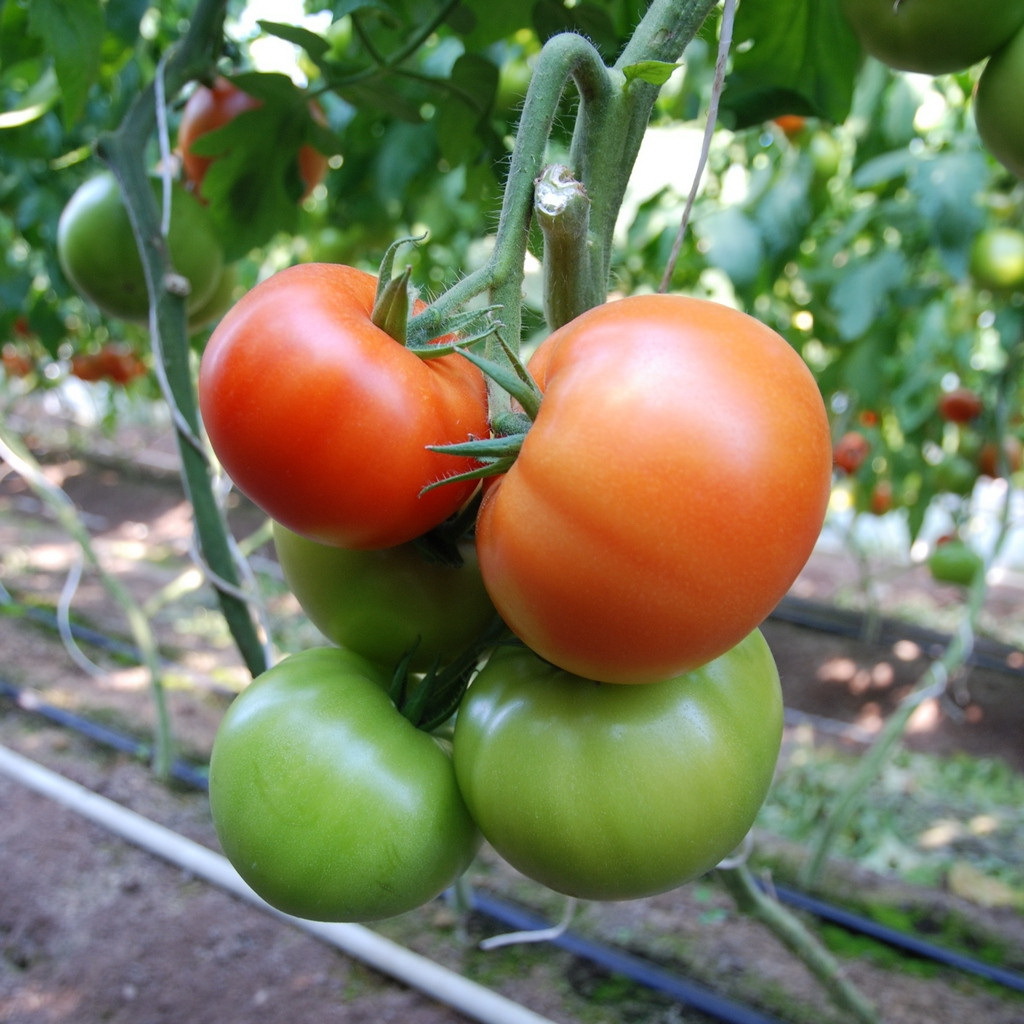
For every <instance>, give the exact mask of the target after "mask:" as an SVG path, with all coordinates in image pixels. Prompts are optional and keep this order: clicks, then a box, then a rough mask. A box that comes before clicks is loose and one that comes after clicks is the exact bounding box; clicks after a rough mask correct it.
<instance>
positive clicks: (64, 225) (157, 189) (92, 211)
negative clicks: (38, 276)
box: [57, 171, 224, 322]
mask: <svg viewBox="0 0 1024 1024" xmlns="http://www.w3.org/2000/svg"><path fill="white" fill-rule="evenodd" d="M153 193H154V196H155V197H156V199H157V202H158V203H159V202H160V201H161V199H162V188H161V185H160V183H159V182H158V181H156V180H155V179H154V181H153ZM168 248H169V252H170V257H171V263H172V264H173V266H174V269H175V270H176V271H177V272H178V273H179V274H181V275H183V276H184V277H185V278H186V279H187V280H188V283H189V289H190V290H189V295H188V300H187V306H188V310H189V312H190V313H191V312H192V311H193V310H196V309H199V308H200V307H201V306H202V305H203V304H204V303H205V302H206V301H207V300H208V299H209V297H210V295H211V294H212V292H213V291H214V289H215V288H216V287H217V283H218V282H219V280H220V277H221V272H222V268H223V265H224V252H223V249H222V247H221V244H220V241H219V240H218V238H217V234H216V231H215V229H214V226H213V222H212V221H211V220H210V216H209V214H208V213H207V211H206V210H205V209H204V208H203V207H202V206H201V205H200V204H199V202H198V201H197V200H196V199H195V197H193V196H192V195H191V194H190V193H189V192H188V191H186V189H185V188H184V187H183V186H181V185H178V184H175V185H174V186H173V188H172V189H171V216H170V228H169V235H168ZM57 256H58V258H59V260H60V265H61V269H62V270H63V271H64V274H65V276H66V277H67V279H68V281H70V283H71V284H72V286H73V287H74V288H75V290H76V291H77V292H78V293H79V294H80V295H81V296H82V297H83V298H85V299H88V300H89V301H90V302H92V303H93V304H95V305H96V306H98V307H99V308H100V309H101V310H103V311H104V312H105V313H108V314H110V315H111V316H116V317H119V318H121V319H123V320H132V321H139V322H142V321H145V320H146V318H147V317H148V315H149V293H148V291H147V289H146V275H145V271H144V270H143V267H142V259H141V257H140V256H139V250H138V247H137V246H136V244H135V235H134V234H133V232H132V225H131V221H130V220H129V219H128V211H127V209H126V208H125V205H124V200H123V199H122V197H121V190H120V188H119V186H118V184H117V180H116V179H115V178H114V176H113V175H112V174H110V173H109V172H106V171H103V172H101V173H100V174H97V175H94V176H93V177H92V178H89V179H88V180H87V181H86V182H84V183H83V184H82V185H80V186H79V188H78V189H77V190H76V191H75V193H74V194H73V195H72V196H71V198H70V199H69V200H68V203H67V206H65V207H64V210H63V212H62V213H61V215H60V220H59V221H58V223H57Z"/></svg>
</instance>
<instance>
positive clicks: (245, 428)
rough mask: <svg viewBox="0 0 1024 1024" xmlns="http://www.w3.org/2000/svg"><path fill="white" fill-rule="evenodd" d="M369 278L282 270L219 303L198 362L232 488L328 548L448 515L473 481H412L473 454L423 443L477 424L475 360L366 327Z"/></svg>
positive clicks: (392, 534) (380, 541)
mask: <svg viewBox="0 0 1024 1024" xmlns="http://www.w3.org/2000/svg"><path fill="white" fill-rule="evenodd" d="M376 285H377V279H376V277H374V276H373V275H371V274H367V273H365V272H363V271H361V270H356V269H354V268H352V267H346V266H343V265H341V264H334V263H332V264H325V263H304V264H299V265H297V266H293V267H289V268H288V269H286V270H282V271H280V272H278V273H276V274H274V275H273V276H271V277H269V278H267V279H266V280H264V281H263V282H262V283H260V284H259V285H257V286H256V287H255V288H254V289H252V290H251V291H250V292H248V293H247V294H246V295H244V296H243V297H242V298H241V299H240V300H239V302H237V303H236V304H235V305H234V306H233V307H232V308H231V309H230V310H229V311H228V313H227V314H226V315H225V316H224V317H223V318H222V319H221V321H220V323H219V324H218V325H217V327H216V329H215V330H214V332H213V334H212V335H211V336H210V340H209V342H208V344H207V346H206V349H205V351H204V353H203V358H202V362H201V363H200V370H199V404H200V409H201V412H202V416H203V422H204V424H205V427H206V430H207V432H208V434H209V437H210V441H211V443H212V445H213V448H214V450H215V451H216V453H217V456H218V458H219V459H220V461H221V463H222V464H223V466H224V469H225V470H226V472H227V473H228V475H229V476H230V477H231V478H232V480H233V481H234V483H235V484H236V486H237V487H238V489H239V490H240V491H242V492H243V493H244V494H246V495H247V496H248V497H249V498H250V499H251V500H252V501H253V502H255V504H256V505H258V506H259V507H260V508H262V509H263V511H264V512H266V513H267V515H268V516H270V517H271V518H273V519H275V520H276V521H277V522H279V523H281V524H282V525H283V526H286V527H288V529H290V530H292V531H293V532H295V533H298V534H300V535H301V536H303V537H308V538H309V539H310V540H315V541H319V542H320V543H322V544H334V545H337V546H338V547H347V548H358V549H370V548H383V547H392V546H395V545H397V544H404V543H405V542H406V541H409V540H413V539H414V538H416V537H418V536H420V535H421V534H423V533H425V532H426V531H428V530H430V529H431V528H433V527H434V526H436V525H438V524H439V523H440V522H442V521H443V520H444V519H446V518H447V517H448V516H449V515H451V514H452V513H453V512H455V511H456V510H457V509H458V508H459V507H460V506H461V505H462V504H463V503H464V502H465V501H466V499H467V498H468V497H469V496H470V494H471V493H472V491H473V490H474V489H475V481H472V480H471V481H462V482H457V483H452V484H448V485H446V486H444V487H438V488H435V489H434V490H431V491H429V492H427V493H426V494H423V495H421V494H420V491H421V490H422V489H423V488H424V487H426V486H427V485H428V484H430V483H433V482H434V481H436V480H439V479H441V478H443V477H447V476H452V475H455V474H457V473H460V472H463V471H464V470H466V469H470V468H473V466H474V465H475V463H473V462H472V461H471V460H469V459H466V458H462V457H454V456H451V455H446V454H441V453H437V452H431V451H428V450H427V448H426V446H427V445H433V444H437V445H443V444H450V443H454V442H458V441H466V440H469V439H470V437H471V436H476V437H485V436H486V435H487V431H488V421H487V389H486V385H485V384H484V380H483V376H482V375H481V373H480V371H479V370H477V369H476V368H475V367H474V366H472V365H471V364H470V363H469V362H468V361H467V360H466V359H463V358H462V356H459V355H455V354H451V355H446V356H440V357H438V358H434V359H422V358H420V357H419V356H418V355H416V354H415V353H414V352H412V351H410V350H409V349H407V348H405V347H404V346H403V345H401V344H400V343H399V342H397V341H395V340H394V339H393V338H391V337H390V336H389V335H388V334H386V333H385V332H384V331H383V330H381V329H380V328H378V327H376V326H375V325H374V324H373V322H372V321H371V319H370V315H371V312H372V310H373V304H374V297H375V291H376ZM417 308H422V304H419V305H418V306H417Z"/></svg>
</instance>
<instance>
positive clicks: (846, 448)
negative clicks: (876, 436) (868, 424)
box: [832, 430, 871, 473]
mask: <svg viewBox="0 0 1024 1024" xmlns="http://www.w3.org/2000/svg"><path fill="white" fill-rule="evenodd" d="M870 454H871V442H870V441H868V439H867V438H866V437H865V436H864V435H863V434H862V433H861V432H860V431H859V430H849V431H847V432H846V433H845V434H843V436H842V437H841V438H839V440H838V441H836V443H835V445H834V447H833V449H832V463H833V465H835V466H836V468H838V469H841V470H842V471H843V472H844V473H856V472H857V470H858V469H860V467H861V466H862V465H863V463H864V460H865V459H866V458H867V457H868V456H869V455H870Z"/></svg>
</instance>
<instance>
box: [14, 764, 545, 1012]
mask: <svg viewBox="0 0 1024 1024" xmlns="http://www.w3.org/2000/svg"><path fill="white" fill-rule="evenodd" d="M0 772H2V773H3V774H5V775H7V776H9V777H10V778H12V779H14V780H16V781H17V782H20V783H22V785H24V786H27V787H28V788H30V789H33V790H35V791H36V792H37V793H41V794H42V795H44V796H47V797H49V798H50V799H52V800H56V801H57V802H58V803H60V804H63V805H64V806H65V807H68V808H70V809H71V810H73V811H75V812H77V813H78V814H80V815H82V817H84V818H88V819H89V820H90V821H92V822H94V823H96V824H97V825H101V826H103V827H104V828H106V829H108V830H109V831H111V832H113V833H115V834H116V835H119V836H120V837H121V838H122V839H126V840H127V841H128V842H130V843H134V844H135V845H136V846H140V847H142V848H143V849H144V850H146V851H148V852H149V853H153V854H155V855H156V856H159V857H162V858H163V859H164V860H167V861H170V862H171V863H172V864H175V865H177V866H178V867H180V868H182V869H183V870H185V871H188V872H189V873H190V874H193V875H195V876H197V877H199V878H202V879H205V880H206V881H207V882H210V883H212V884H213V885H217V886H219V887H220V888H222V889H225V890H227V891H228V892H230V893H231V894H232V895H234V896H239V897H241V898H242V899H245V900H248V901H249V902H250V903H254V904H255V905H256V906H258V907H260V908H262V909H263V910H266V911H268V912H269V913H271V914H273V915H274V916H275V917H278V918H280V919H282V920H284V921H287V922H289V923H290V924H293V925H295V926H296V927H298V928H301V929H302V930H303V931H306V932H309V933H310V934H311V935H314V936H316V937H317V938H318V939H321V940H323V941H324V942H326V943H328V944H330V945H332V946H334V947H336V948H337V949H339V950H341V951H342V952H343V953H346V954H347V955H348V956H351V957H353V958H355V959H357V960H360V961H362V962H363V963H365V964H369V965H370V966H371V967H373V968H375V969H376V970H378V971H380V972H381V973H383V974H387V975H390V976H391V977H393V978H396V979H397V980H399V981H401V982H403V983H405V984H407V985H409V986H411V987H413V988H416V989H418V990H419V991H421V992H423V993H425V994H426V995H429V996H431V997H433V998H434V999H437V1000H438V1001H439V1002H442V1003H444V1004H446V1005H448V1006H451V1007H452V1008H453V1009H456V1010H458V1011H460V1012H461V1013H463V1014H465V1015H466V1016H467V1017H470V1018H472V1019H473V1020H477V1021H481V1022H482V1024H553V1022H552V1021H551V1020H550V1019H548V1018H547V1017H541V1016H539V1015H538V1014H536V1013H534V1012H533V1011H532V1010H528V1009H527V1008H526V1007H524V1006H521V1005H520V1004H519V1003H516V1002H514V1001H512V1000H511V999H506V998H505V997H504V996H501V995H498V993H497V992H492V991H491V990H490V989H488V988H485V987H483V986H482V985H478V984H476V982H473V981H468V980H467V979H465V978H463V977H462V976H461V975H458V974H456V973H455V972H454V971H450V970H448V968H446V967H442V966H441V965H440V964H436V963H434V961H433V960H430V959H429V958H428V957H424V956H420V955H419V954H418V953H413V952H412V951H411V950H408V949H406V948H405V947H404V946H400V945H398V944H397V943H395V942H392V941H391V940H390V939H386V938H384V937H383V936H382V935H379V934H378V933H377V932H374V931H372V930H371V929H369V928H366V927H363V926H362V925H356V924H335V923H328V922H321V921H306V920H304V919H302V918H298V917H292V916H291V915H289V914H282V913H281V912H280V911H278V910H275V909H274V908H273V907H271V906H270V905H269V904H268V903H266V902H265V901H264V900H263V899H262V898H261V897H260V896H258V895H257V894H256V893H255V892H254V891H253V890H252V889H251V888H250V887H249V886H248V885H247V884H246V882H245V881H243V880H242V877H241V876H240V875H239V874H238V872H237V871H235V869H234V868H233V867H232V866H231V864H230V862H229V861H228V860H227V858H225V857H223V856H221V854H219V853H215V852H214V851H213V850H210V849H208V848H207V847H205V846H202V845H200V844H199V843H195V842H193V841H192V840H191V839H187V838H186V837H185V836H182V835H179V834H178V833H177V832H174V831H172V830H171V829H168V828H165V827H164V826H163V825H158V824H157V823H156V822H154V821H150V820H149V819H148V818H145V817H143V816H142V815H140V814H136V813H135V812H134V811H130V810H128V809H127V808H126V807H122V806H121V805H120V804H118V803H115V802H114V801H112V800H108V799H107V798H106V797H103V796H100V795H99V794H98V793H94V792H93V791H92V790H90V789H86V788H85V787H84V786H80V785H79V784H78V783H77V782H72V781H71V780H70V779H66V778H65V777H64V776H63V775H59V774H57V773H56V772H53V771H50V769H48V768H44V767H43V766H42V765H39V764H37V763H36V762H35V761H32V760H30V759H29V758H27V757H23V756H22V755H21V754H16V753H14V752H13V751H11V750H8V749H7V748H6V747H3V746H0Z"/></svg>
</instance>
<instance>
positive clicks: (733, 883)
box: [717, 864, 879, 1024]
mask: <svg viewBox="0 0 1024 1024" xmlns="http://www.w3.org/2000/svg"><path fill="white" fill-rule="evenodd" d="M717 874H718V878H719V879H720V880H721V881H722V883H723V885H725V887H726V889H728V890H729V894H730V895H731V896H732V898H733V899H734V900H735V901H736V906H737V907H738V908H739V909H740V910H742V911H743V912H744V913H746V914H749V915H750V916H751V917H754V918H756V919H757V920H758V921H760V922H761V923H762V924H764V925H765V926H766V927H767V928H769V929H770V930H771V932H772V934H774V935H775V936H776V938H778V939H779V941H780V942H782V943H783V945H784V946H786V948H787V949H788V950H789V951H790V952H791V953H793V954H794V955H795V956H797V957H799V959H800V960H801V962H802V963H803V964H805V965H806V966H807V968H808V969H809V970H810V971H811V972H812V973H813V974H814V976H815V977H816V978H817V979H818V981H820V982H821V984H822V985H823V986H824V987H825V989H826V990H827V991H828V993H829V995H830V996H831V997H832V999H833V1001H834V1002H835V1004H836V1005H837V1006H838V1007H840V1008H841V1009H843V1010H846V1011H848V1012H849V1013H851V1014H852V1015H853V1017H854V1019H856V1020H858V1021H860V1022H861V1024H879V1017H878V1012H877V1011H876V1010H875V1008H874V1007H873V1006H872V1005H871V1004H870V1003H869V1002H868V1000H867V999H866V998H865V997H864V995H863V994H862V993H861V992H860V990H859V989H858V988H857V987H856V986H855V985H854V984H853V983H852V982H851V981H850V980H849V979H848V978H846V977H845V975H844V974H843V970H842V967H841V966H840V965H839V963H838V961H836V959H835V957H833V956H832V954H831V953H829V952H828V950H827V949H825V947H824V946H823V945H822V944H821V942H819V941H818V939H817V938H816V937H815V936H814V935H813V934H812V933H811V932H809V931H808V930H807V929H806V928H805V927H804V925H803V924H802V923H801V921H800V920H799V918H797V917H795V916H794V915H793V914H792V913H790V912H789V911H788V910H787V909H786V908H785V907H783V906H782V904H781V903H779V902H778V901H777V900H774V899H772V898H771V896H769V895H768V894H767V893H765V892H764V891H763V890H762V889H761V887H760V886H759V885H758V884H757V883H756V882H755V880H754V877H753V875H752V874H751V873H750V869H749V868H748V867H747V866H746V865H745V864H741V865H740V866H738V867H734V868H726V869H722V870H719V871H718V873H717Z"/></svg>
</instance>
